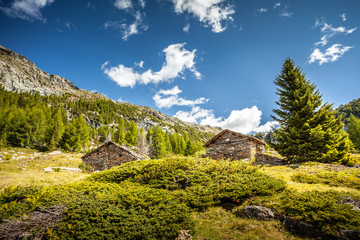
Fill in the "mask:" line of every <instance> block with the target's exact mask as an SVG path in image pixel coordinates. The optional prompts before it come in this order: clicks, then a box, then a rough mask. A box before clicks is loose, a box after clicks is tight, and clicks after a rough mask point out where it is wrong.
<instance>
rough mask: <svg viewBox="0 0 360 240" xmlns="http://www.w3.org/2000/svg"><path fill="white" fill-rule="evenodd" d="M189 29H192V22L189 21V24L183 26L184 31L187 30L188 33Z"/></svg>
mask: <svg viewBox="0 0 360 240" xmlns="http://www.w3.org/2000/svg"><path fill="white" fill-rule="evenodd" d="M189 30H190V24H189V23H187V24H186V25H185V26H184V27H183V31H184V32H186V33H188V32H189Z"/></svg>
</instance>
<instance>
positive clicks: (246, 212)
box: [235, 205, 276, 221]
mask: <svg viewBox="0 0 360 240" xmlns="http://www.w3.org/2000/svg"><path fill="white" fill-rule="evenodd" d="M275 212H276V211H275V210H273V209H270V208H267V207H263V206H257V205H251V206H245V207H244V208H243V209H242V210H241V211H237V212H235V214H236V215H237V216H240V217H247V218H255V219H258V220H262V221H269V220H273V219H275Z"/></svg>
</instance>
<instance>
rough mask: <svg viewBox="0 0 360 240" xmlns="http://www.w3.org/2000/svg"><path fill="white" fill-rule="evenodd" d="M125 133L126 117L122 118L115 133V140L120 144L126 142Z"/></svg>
mask: <svg viewBox="0 0 360 240" xmlns="http://www.w3.org/2000/svg"><path fill="white" fill-rule="evenodd" d="M124 140H125V134H124V119H122V118H121V119H120V121H119V125H118V128H117V130H116V132H115V135H114V141H115V142H116V143H118V144H120V145H122V144H123V143H124Z"/></svg>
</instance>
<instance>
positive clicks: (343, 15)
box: [340, 13, 347, 22]
mask: <svg viewBox="0 0 360 240" xmlns="http://www.w3.org/2000/svg"><path fill="white" fill-rule="evenodd" d="M340 17H341V19H342V20H343V22H346V20H347V19H346V14H345V13H343V14H341V15H340Z"/></svg>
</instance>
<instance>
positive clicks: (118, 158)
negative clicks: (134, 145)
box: [83, 142, 140, 171]
mask: <svg viewBox="0 0 360 240" xmlns="http://www.w3.org/2000/svg"><path fill="white" fill-rule="evenodd" d="M139 159H140V158H139V157H137V156H135V155H134V154H132V153H131V152H130V151H127V150H125V149H123V148H121V147H119V146H117V145H116V144H114V143H111V142H110V143H106V144H104V145H102V146H101V147H99V148H98V149H96V150H95V151H93V152H91V153H89V154H87V155H85V156H83V161H84V162H85V164H87V165H90V166H92V167H93V171H102V170H105V169H110V168H112V167H114V166H118V165H121V164H123V163H127V162H131V161H136V160H139Z"/></svg>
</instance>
